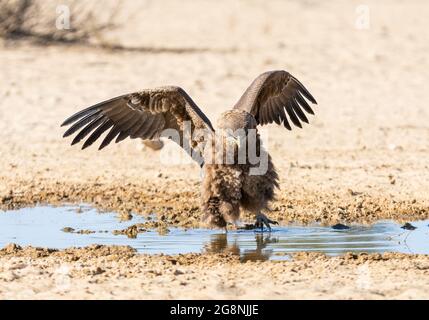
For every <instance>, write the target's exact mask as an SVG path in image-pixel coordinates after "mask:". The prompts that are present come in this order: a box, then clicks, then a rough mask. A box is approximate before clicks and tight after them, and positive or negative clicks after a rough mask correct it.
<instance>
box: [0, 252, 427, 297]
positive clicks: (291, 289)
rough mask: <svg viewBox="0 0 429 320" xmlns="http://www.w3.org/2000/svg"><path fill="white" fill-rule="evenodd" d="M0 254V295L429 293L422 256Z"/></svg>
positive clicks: (412, 294) (272, 295) (303, 295)
mask: <svg viewBox="0 0 429 320" xmlns="http://www.w3.org/2000/svg"><path fill="white" fill-rule="evenodd" d="M0 261H1V264H0V296H1V297H2V298H4V299H7V298H21V299H34V298H35V299H44V298H55V299H65V298H72V299H73V298H79V299H129V298H132V299H155V298H156V299H174V298H179V297H180V298H181V299H196V298H197V299H267V298H270V299H327V298H338V299H351V298H353V299H357V298H365V299H384V298H395V299H408V298H416V297H419V298H423V299H427V298H429V294H428V290H427V287H428V285H429V277H428V276H429V256H425V255H406V254H395V253H388V254H346V255H345V256H341V257H335V258H332V257H327V256H325V255H323V254H314V253H297V254H294V256H293V260H292V261H277V262H251V261H248V262H246V263H240V260H239V258H238V257H237V256H235V255H233V254H232V253H231V254H184V255H174V256H167V255H141V254H136V253H135V251H134V250H133V249H131V248H130V247H105V246H90V247H87V248H83V249H67V250H62V251H56V250H47V249H39V248H31V247H26V248H21V247H18V246H14V245H9V246H7V247H6V248H4V249H2V250H0ZM417 278H418V279H419V280H418V281H415V280H416V279H417ZM411 283H412V285H410V284H411ZM256 288H257V289H256Z"/></svg>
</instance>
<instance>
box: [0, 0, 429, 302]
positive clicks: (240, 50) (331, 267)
mask: <svg viewBox="0 0 429 320" xmlns="http://www.w3.org/2000/svg"><path fill="white" fill-rule="evenodd" d="M366 4H367V5H368V8H369V13H370V16H369V17H370V20H369V22H370V25H369V28H368V29H363V30H361V29H359V28H356V25H355V24H356V19H357V18H358V14H357V12H356V8H357V7H358V6H359V5H360V2H359V1H350V2H347V3H346V2H344V1H340V0H337V1H330V2H329V3H328V2H324V1H310V0H307V1H288V2H283V1H273V2H270V4H269V5H268V4H265V3H264V2H263V1H236V2H233V3H231V2H230V1H216V3H214V2H209V1H200V2H198V3H194V2H191V1H184V2H183V1H180V2H179V1H177V2H173V1H165V2H163V3H162V4H159V3H158V2H152V1H145V2H134V1H128V2H126V7H127V9H128V10H132V11H133V12H137V13H135V14H134V15H133V18H132V19H130V20H128V21H127V20H124V25H123V27H122V28H119V29H118V30H116V31H114V32H112V33H110V34H109V35H108V38H109V41H115V42H117V41H120V42H121V43H122V44H123V45H125V46H138V47H142V48H146V49H150V50H146V51H144V50H142V51H140V52H139V51H114V52H112V51H105V50H98V49H94V48H86V47H79V46H78V47H76V46H74V47H69V46H50V47H36V46H32V45H30V44H28V43H26V42H20V43H17V42H14V43H5V44H4V46H3V47H2V48H1V49H0V61H1V63H0V66H1V73H0V83H1V84H2V85H1V89H0V97H1V99H0V123H1V130H0V138H1V141H2V143H1V144H0V154H1V158H0V209H13V208H19V207H23V206H29V205H35V204H37V203H48V204H54V205H55V204H61V203H80V202H86V203H90V204H93V205H95V206H97V207H99V208H102V209H109V210H116V211H121V212H133V213H138V214H150V213H156V214H157V215H158V217H159V218H162V219H163V220H164V221H166V222H167V223H168V224H172V225H180V226H187V227H192V226H196V225H198V224H199V217H200V215H201V212H200V211H199V208H198V205H199V203H198V192H199V181H200V179H199V168H198V166H197V165H195V164H188V165H171V166H167V167H165V166H162V165H160V164H159V161H158V159H159V157H160V153H159V152H158V153H157V152H152V151H147V150H145V151H141V150H139V149H138V148H137V147H138V146H139V144H138V143H137V142H135V141H130V140H128V141H125V142H123V143H121V144H119V145H115V146H111V147H109V148H107V150H105V151H103V152H98V151H96V148H95V147H94V148H92V149H91V150H85V152H81V151H80V148H79V147H78V146H75V147H70V146H69V145H68V144H69V142H70V141H69V140H63V139H61V136H62V133H63V130H62V129H61V128H59V124H60V123H61V122H62V120H64V119H65V118H66V117H67V116H69V115H70V114H72V113H73V112H75V111H77V110H78V109H79V108H82V107H84V106H88V105H91V104H93V103H95V102H98V101H100V100H103V99H107V98H109V97H112V96H115V95H119V94H122V93H125V92H131V91H134V90H138V89H141V88H148V87H153V86H160V85H166V84H177V85H180V86H182V87H183V88H184V89H185V90H187V91H188V92H189V94H190V95H191V96H192V97H193V98H194V100H195V101H196V102H197V103H198V104H199V105H200V107H201V108H202V109H203V110H204V111H205V112H206V113H207V114H208V116H209V117H210V118H211V119H212V122H215V120H216V116H217V115H218V114H220V112H222V111H224V110H226V109H228V108H230V107H231V106H232V105H233V104H234V103H235V102H236V100H237V99H238V98H239V96H240V95H241V94H242V92H243V91H244V89H245V88H246V87H247V85H249V83H250V82H251V81H252V80H253V78H254V77H256V76H257V75H258V74H260V73H261V72H263V71H266V70H272V69H286V70H288V71H290V72H291V73H292V74H294V75H295V76H296V77H298V79H300V80H301V81H302V82H303V83H304V84H305V85H306V86H307V87H308V88H309V89H310V91H311V92H312V93H313V94H314V96H315V97H316V99H317V100H318V102H319V106H317V107H316V108H315V111H316V116H315V117H312V118H311V119H310V121H311V124H310V125H306V126H305V127H304V129H303V130H300V129H296V130H294V131H292V132H288V131H286V130H284V129H282V128H277V127H275V126H269V127H268V128H267V130H265V132H266V135H267V136H268V149H269V151H270V152H271V154H272V157H273V159H274V163H275V165H276V166H277V167H278V170H279V173H280V177H281V190H280V191H279V192H278V200H277V201H276V202H274V203H273V204H272V209H273V210H272V212H271V213H270V214H269V215H270V217H272V218H275V219H277V220H279V221H280V222H281V223H283V224H286V223H290V222H294V223H313V222H321V223H324V224H331V223H336V222H343V223H347V222H362V223H370V222H372V221H375V220H379V219H385V218H388V219H395V220H398V221H409V220H413V219H427V218H428V217H429V200H428V194H429V170H428V169H429V125H428V120H429V111H428V108H427V105H426V104H427V101H429V91H427V90H425V89H426V86H427V83H429V72H428V70H429V59H428V55H427V52H429V28H428V22H427V17H428V15H429V4H428V3H427V1H424V0H422V1H417V0H412V1H408V2H406V3H400V2H397V1H393V0H382V1H366ZM248 219H250V217H245V220H248ZM106 250H107V251H108V252H110V251H109V250H116V249H103V248H102V249H86V250H83V251H81V252H80V251H74V252H73V254H72V256H74V257H76V259H77V261H72V262H71V264H72V266H71V268H72V269H73V270H74V268H75V267H77V266H79V268H80V267H82V266H81V265H83V267H82V268H83V269H82V270H86V269H88V270H89V271H88V273H86V271H85V272H84V271H82V272H80V271H79V272H78V271H76V274H74V273H73V276H72V278H71V280H70V283H69V286H68V288H67V290H66V291H64V292H58V290H57V287H56V286H55V277H52V274H55V272H56V270H57V269H58V267H59V266H61V265H63V264H66V265H67V263H68V262H67V261H68V258H67V257H68V254H67V253H66V252H60V253H51V254H47V256H44V257H39V258H34V259H33V256H34V254H33V253H32V252H31V250H24V251H19V254H18V253H16V252H12V253H9V254H7V255H3V256H2V257H1V258H0V298H17V297H22V298H32V297H36V298H49V297H55V298H61V297H73V298H84V297H85V298H87V297H92V298H103V297H104V298H107V297H111V298H121V297H122V298H154V297H157V298H178V297H181V298H184V297H190V298H212V297H213V298H234V297H237V298H313V297H314V298H333V297H341V298H378V297H381V298H383V297H384V298H427V297H428V296H427V293H428V292H429V280H428V279H429V278H428V271H427V268H428V263H429V260H428V257H426V256H404V255H387V256H386V257H385V259H378V258H375V257H376V256H370V258H369V261H370V262H369V264H368V265H367V266H366V267H364V268H369V270H371V272H370V274H371V278H370V281H369V283H370V284H369V286H368V285H363V286H362V285H361V287H362V288H361V289H358V288H357V287H358V286H359V285H358V283H359V281H357V277H359V272H360V274H362V272H363V273H365V272H364V271H358V270H360V269H357V268H358V267H359V266H360V265H362V263H360V262H359V263H358V261H360V259H361V258H357V259H352V258H347V257H346V258H327V257H322V256H317V257H316V256H312V255H303V258H302V259H299V260H297V261H294V262H281V263H273V262H264V263H249V264H244V265H241V264H239V263H238V262H234V259H233V258H231V257H222V256H205V255H195V256H189V257H188V256H186V257H183V259H185V260H186V261H188V262H186V263H184V265H183V266H182V265H180V270H181V272H184V274H183V275H182V274H180V275H174V272H175V270H176V269H179V267H177V266H176V265H173V264H171V263H168V262H167V261H168V259H170V257H149V256H138V255H134V254H132V255H131V254H129V250H126V249H121V250H119V249H118V250H117V251H115V253H114V255H112V254H111V253H108V254H107V253H105V252H107V251H106ZM99 251H100V253H99ZM80 253H82V257H80ZM109 257H110V258H109ZM112 257H115V258H112ZM117 258H118V259H119V260H118V259H117ZM81 259H84V262H80V261H81ZM194 261H195V264H194V263H191V262H194ZM17 265H18V266H22V268H21V267H16V266H17ZM363 265H365V264H363ZM85 268H86V269H85ZM91 268H92V269H91ZM97 268H100V269H101V270H107V271H106V272H102V273H101V274H97V271H96V270H97ZM157 268H159V270H158V269H157ZM93 269H94V270H95V271H94V272H95V274H94V272H93V271H91V270H93ZM182 269H183V270H182ZM79 270H81V269H79ZM154 270H155V271H154ZM225 270H226V271H225ZM365 270H366V269H365ZM110 272H111V273H112V275H113V276H112V277H109V276H107V275H109V274H110ZM158 273H160V275H161V276H158V275H157V274H158ZM201 279H203V280H201ZM181 282H183V283H184V284H181ZM256 288H258V290H256ZM368 288H369V289H368ZM179 294H180V295H179Z"/></svg>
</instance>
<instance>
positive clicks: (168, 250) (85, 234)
mask: <svg viewBox="0 0 429 320" xmlns="http://www.w3.org/2000/svg"><path fill="white" fill-rule="evenodd" d="M82 208H83V210H82ZM146 221H147V220H146V219H145V218H144V217H142V216H137V215H134V217H133V219H132V220H130V221H120V219H118V216H117V215H116V214H114V213H99V212H98V211H97V210H95V209H92V208H90V207H60V208H53V207H36V208H27V209H21V210H17V211H6V212H2V211H0V247H4V246H5V245H6V244H8V243H16V244H18V245H21V246H27V245H31V246H34V247H49V248H57V249H63V248H68V247H83V246H87V245H91V244H103V245H129V246H132V247H134V248H135V249H136V250H137V251H138V252H140V253H149V254H156V253H164V254H179V253H191V252H196V253H199V252H232V253H235V254H237V255H240V257H241V259H242V260H243V261H246V260H283V259H289V258H290V256H289V254H290V253H293V252H297V251H316V252H323V253H325V254H328V255H340V254H343V253H345V252H379V253H382V252H387V251H390V252H403V253H423V254H429V226H428V225H429V220H426V221H416V222H411V225H412V226H414V227H416V229H415V230H405V229H402V228H401V225H399V224H397V223H394V222H391V221H380V222H378V223H375V224H373V225H371V226H353V225H352V226H351V227H350V228H344V227H341V226H340V227H338V226H337V227H336V228H332V227H321V226H286V227H275V228H274V229H273V231H272V232H271V233H261V232H257V231H254V230H237V231H230V232H228V234H225V233H224V232H223V231H220V230H206V229H190V230H184V229H180V228H169V231H170V232H168V233H166V234H165V235H161V234H160V233H159V232H158V231H157V230H148V231H147V232H143V233H138V234H137V236H136V238H129V237H127V236H126V235H124V234H119V235H115V234H114V231H115V230H123V229H125V228H127V227H130V226H132V225H135V224H136V223H144V222H146Z"/></svg>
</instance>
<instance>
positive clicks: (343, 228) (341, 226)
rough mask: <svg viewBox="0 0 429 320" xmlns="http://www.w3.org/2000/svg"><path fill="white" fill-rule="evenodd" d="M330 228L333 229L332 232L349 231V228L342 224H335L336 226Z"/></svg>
mask: <svg viewBox="0 0 429 320" xmlns="http://www.w3.org/2000/svg"><path fill="white" fill-rule="evenodd" d="M331 228H332V229H334V230H347V229H350V227H349V226H346V225H344V224H342V223H337V224H336V225H333V226H332V227H331Z"/></svg>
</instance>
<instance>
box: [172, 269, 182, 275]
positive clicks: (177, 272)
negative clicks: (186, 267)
mask: <svg viewBox="0 0 429 320" xmlns="http://www.w3.org/2000/svg"><path fill="white" fill-rule="evenodd" d="M181 274H185V273H184V272H183V271H180V270H179V269H176V271H174V275H175V276H180V275H181Z"/></svg>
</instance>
